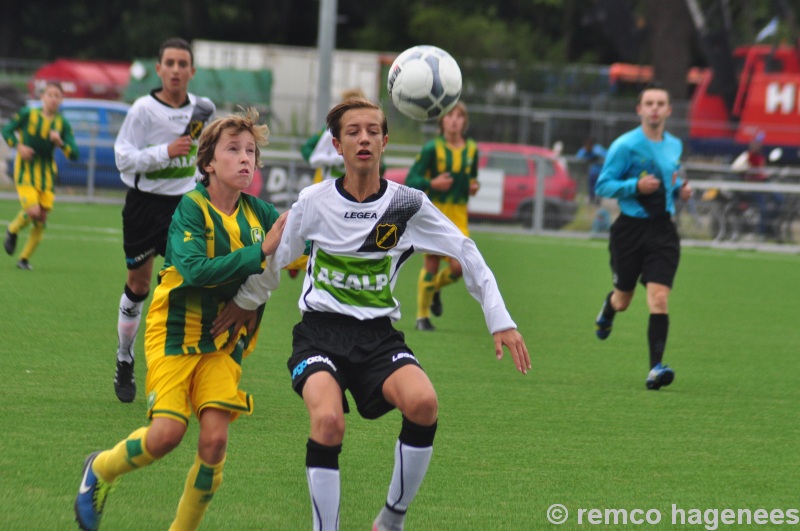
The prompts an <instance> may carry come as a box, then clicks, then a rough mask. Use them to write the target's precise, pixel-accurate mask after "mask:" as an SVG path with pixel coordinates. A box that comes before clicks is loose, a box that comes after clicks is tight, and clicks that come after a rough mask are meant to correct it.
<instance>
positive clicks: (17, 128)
mask: <svg viewBox="0 0 800 531" xmlns="http://www.w3.org/2000/svg"><path fill="white" fill-rule="evenodd" d="M50 131H58V133H59V134H60V135H61V140H62V141H63V142H64V147H63V148H62V150H63V151H64V155H66V157H67V158H68V159H70V160H78V145H77V144H76V143H75V135H73V133H72V126H70V124H69V122H68V121H67V119H66V118H64V117H63V116H61V114H58V113H57V114H56V115H55V116H53V117H52V118H47V117H46V116H45V115H44V112H42V109H37V108H31V107H23V108H22V109H21V110H20V111H19V112H17V113H16V114H15V115H14V116H13V117H12V118H11V120H9V122H8V123H7V124H6V125H5V126H4V127H3V139H4V140H5V141H6V144H8V145H9V146H10V147H17V146H18V145H19V144H24V145H26V146H29V147H31V148H33V151H34V156H33V160H23V159H22V157H21V156H20V154H19V153H17V157H16V159H15V160H14V181H15V182H16V183H17V184H18V185H27V186H33V187H34V188H36V189H37V190H48V191H52V190H53V186H54V184H55V179H56V176H57V173H58V169H57V168H56V161H55V157H54V151H55V148H56V147H57V146H56V144H55V143H53V142H52V141H51V140H50ZM17 135H19V136H17Z"/></svg>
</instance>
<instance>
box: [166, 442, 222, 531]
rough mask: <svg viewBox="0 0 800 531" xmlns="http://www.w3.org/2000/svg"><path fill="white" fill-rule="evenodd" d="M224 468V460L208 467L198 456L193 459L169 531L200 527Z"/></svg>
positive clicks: (220, 483) (184, 530)
mask: <svg viewBox="0 0 800 531" xmlns="http://www.w3.org/2000/svg"><path fill="white" fill-rule="evenodd" d="M224 466H225V459H224V458H223V460H222V461H220V462H219V463H217V464H216V465H209V464H208V463H206V462H204V461H203V460H202V459H200V456H199V455H198V456H196V457H195V460H194V465H192V468H190V469H189V474H188V475H187V476H186V485H185V486H184V489H183V496H181V501H180V502H179V503H178V513H177V514H176V515H175V521H173V522H172V525H171V526H170V527H169V528H170V530H171V531H189V530H192V529H197V528H198V527H199V526H200V522H202V521H203V516H204V515H205V514H206V509H207V508H208V504H209V502H210V501H211V498H213V497H214V493H215V492H217V489H218V488H219V486H220V485H222V469H223V467H224Z"/></svg>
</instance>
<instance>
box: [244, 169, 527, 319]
mask: <svg viewBox="0 0 800 531" xmlns="http://www.w3.org/2000/svg"><path fill="white" fill-rule="evenodd" d="M342 182H343V179H336V180H329V181H324V182H321V183H319V184H316V185H313V186H309V187H308V188H305V189H304V190H302V191H301V192H300V196H299V198H298V200H297V202H296V203H295V204H294V205H293V206H292V210H291V212H290V214H289V218H288V220H287V222H286V228H285V229H284V233H283V238H282V239H281V244H280V246H279V247H278V250H277V251H276V252H275V255H274V257H273V259H274V260H275V262H276V264H275V265H276V267H283V266H285V265H287V264H289V263H290V262H292V261H293V260H294V259H296V258H297V257H299V256H300V255H301V254H303V251H304V250H305V248H306V242H309V243H310V254H309V260H308V268H307V270H306V276H305V279H304V283H303V291H302V294H301V295H300V300H299V303H298V305H299V307H300V310H301V311H302V312H307V311H315V312H334V313H339V314H342V315H348V316H351V317H355V318H357V319H361V320H365V319H375V318H378V317H389V318H391V319H392V320H393V321H397V320H398V319H399V318H400V303H399V302H398V301H397V299H396V298H395V297H394V295H393V291H394V286H395V283H396V281H397V275H398V273H399V271H400V268H401V267H402V266H403V264H404V263H405V262H406V260H407V259H408V258H409V257H410V256H411V255H412V254H413V253H415V252H422V253H430V254H436V255H444V256H450V257H453V258H455V259H457V260H458V261H459V262H460V263H461V265H462V268H463V271H464V281H465V284H466V286H467V290H468V291H469V293H470V294H472V296H473V297H475V299H477V300H478V302H480V304H481V306H482V308H483V311H484V316H485V318H486V324H487V326H488V328H489V331H490V332H492V333H494V332H498V331H500V330H506V329H509V328H516V325H515V324H514V321H512V320H511V316H510V315H509V313H508V311H507V310H506V307H505V304H504V302H503V298H502V296H501V295H500V291H499V290H498V287H497V282H496V280H495V278H494V275H493V274H492V272H491V270H490V269H489V267H488V266H487V265H486V262H485V261H484V259H483V257H482V256H481V254H480V253H479V252H478V249H477V247H476V246H475V243H474V242H473V241H472V240H471V239H469V238H466V237H465V236H464V235H463V234H462V233H461V231H460V230H458V228H457V227H456V226H455V225H454V224H453V223H452V222H451V221H450V220H449V219H447V217H445V216H444V215H443V214H442V213H441V212H440V211H439V209H437V208H436V207H435V206H433V204H432V203H431V202H430V200H429V199H428V198H427V197H426V195H425V193H424V192H422V191H420V190H414V189H411V188H408V187H406V186H403V185H399V184H397V183H394V182H390V181H385V180H381V191H380V192H379V193H378V194H376V195H375V196H373V197H372V198H370V199H369V200H367V201H365V202H362V203H359V202H357V201H355V200H354V199H353V198H352V196H350V195H349V194H348V193H347V192H345V191H344V189H343V187H342ZM260 277H261V275H253V276H252V277H251V278H250V279H249V280H248V281H247V282H245V284H244V285H243V286H242V288H241V289H240V290H239V293H238V294H237V296H236V298H235V299H234V301H235V302H236V303H237V304H238V305H239V306H241V307H243V308H252V307H254V306H253V305H254V304H255V307H257V306H258V304H262V303H263V300H261V297H260V293H262V292H263V291H267V290H268V289H269V288H273V287H274V286H263V285H262V284H263V282H264V281H263V280H262V279H261V278H260ZM256 303H258V304H256Z"/></svg>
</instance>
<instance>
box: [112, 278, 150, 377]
mask: <svg viewBox="0 0 800 531" xmlns="http://www.w3.org/2000/svg"><path fill="white" fill-rule="evenodd" d="M143 305H144V301H140V302H133V301H132V300H130V299H129V298H128V295H126V294H125V293H124V292H123V293H122V298H120V300H119V319H118V320H117V337H118V338H119V347H118V348H117V360H119V361H125V362H127V363H133V343H134V342H135V341H136V334H137V333H138V332H139V321H140V320H141V318H142V306H143Z"/></svg>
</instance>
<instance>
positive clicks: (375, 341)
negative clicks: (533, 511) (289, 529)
mask: <svg viewBox="0 0 800 531" xmlns="http://www.w3.org/2000/svg"><path fill="white" fill-rule="evenodd" d="M327 125H328V128H329V129H330V131H331V133H332V134H333V145H334V147H335V148H336V150H337V151H338V152H339V153H340V154H341V155H342V156H343V157H344V163H345V175H344V176H343V177H341V178H339V179H335V180H328V181H324V182H322V183H320V184H316V185H313V186H310V187H308V188H306V189H304V190H303V191H301V193H300V197H299V199H298V201H297V202H296V203H295V204H294V205H293V207H292V209H291V211H290V213H289V218H288V220H287V223H286V229H285V232H284V235H283V238H282V240H281V245H280V247H279V248H278V250H277V251H276V254H275V260H277V261H278V263H277V264H276V267H283V266H284V265H286V264H288V263H289V262H291V261H292V260H293V259H295V258H297V257H298V256H300V255H301V254H303V251H304V249H305V248H306V241H309V242H310V251H311V252H310V255H309V260H308V268H307V270H306V276H305V279H304V284H303V291H302V294H301V296H300V300H299V307H300V310H301V312H302V314H303V318H302V321H301V322H300V323H298V324H297V325H296V326H295V327H294V332H293V334H294V336H293V337H294V340H293V347H292V348H293V352H292V356H291V357H290V359H289V362H288V368H289V372H290V373H291V376H292V387H293V388H294V390H295V391H296V392H297V393H298V394H299V395H301V396H302V397H303V400H304V401H305V404H306V407H307V409H308V411H309V416H310V423H311V431H310V437H309V439H308V443H307V445H306V447H307V449H306V473H307V479H308V486H309V492H310V494H311V502H312V503H311V504H312V511H313V522H314V529H315V530H334V529H338V525H339V522H338V520H339V493H340V484H339V453H340V452H341V449H342V440H343V438H344V431H345V416H344V414H345V413H346V412H347V411H348V410H349V407H348V403H347V399H346V397H345V394H344V391H345V390H350V393H351V394H352V396H353V398H354V400H355V402H356V407H357V408H358V412H359V413H360V414H361V416H363V417H364V418H368V419H374V418H378V417H380V416H382V415H384V414H385V413H387V412H388V411H391V410H392V409H394V408H397V409H399V410H400V411H401V413H402V414H403V423H402V428H401V430H400V435H399V438H398V441H397V444H396V447H395V466H394V473H393V475H392V480H391V483H390V486H389V492H388V496H387V498H386V505H385V507H384V508H383V509H382V510H381V512H380V514H379V515H378V517H377V518H376V520H375V522H374V524H373V529H377V530H386V529H389V530H398V529H403V522H404V518H405V513H406V510H407V509H408V506H409V504H410V503H411V501H412V500H413V499H414V497H415V496H416V494H417V491H418V489H419V487H420V485H421V484H422V480H423V478H424V477H425V474H426V471H427V468H428V463H429V462H430V459H431V456H432V453H433V439H434V435H435V433H436V428H437V417H438V400H437V397H436V392H435V390H434V388H433V385H432V384H431V382H430V380H429V379H428V377H427V375H426V374H425V372H424V371H423V370H422V368H421V367H420V365H419V362H418V361H417V359H416V357H415V356H414V353H413V352H412V350H411V349H410V348H409V347H408V346H407V345H406V344H405V339H404V336H403V333H402V332H399V331H397V330H395V329H394V327H393V326H392V322H394V321H397V320H398V319H399V318H400V304H399V303H398V301H397V300H396V299H395V298H394V296H393V294H392V291H393V289H394V285H395V282H396V280H397V274H398V272H399V270H400V268H401V266H402V265H403V264H404V263H405V261H406V260H407V259H408V258H409V257H410V256H411V254H413V253H414V252H423V253H433V254H437V255H445V256H451V257H453V258H456V259H457V260H458V261H459V262H460V263H462V264H464V279H465V283H466V286H467V289H468V290H469V292H470V293H471V294H472V295H473V296H474V297H475V298H476V299H477V300H478V301H479V302H480V303H481V306H482V307H483V310H484V316H485V319H486V324H487V326H488V328H489V331H490V332H491V333H492V334H493V336H494V344H495V353H496V355H497V358H498V359H500V358H501V357H502V355H503V345H506V346H507V347H508V349H509V351H510V352H511V355H512V358H513V360H514V364H515V366H516V368H517V370H518V371H520V372H522V373H523V374H527V371H528V369H530V367H531V365H530V357H529V355H528V350H527V348H526V347H525V343H524V341H523V339H522V336H521V335H520V334H519V333H518V332H517V330H516V325H515V324H514V321H512V320H511V316H510V315H509V313H508V311H506V308H505V305H504V303H503V298H502V296H501V295H500V292H499V290H498V288H497V283H496V281H495V278H494V276H493V275H492V272H491V271H490V270H489V268H488V267H487V265H486V262H485V261H484V260H483V258H482V257H481V255H480V253H479V252H478V249H477V248H476V246H475V244H474V243H473V242H472V240H470V239H468V238H466V237H465V236H464V235H463V234H462V233H461V231H460V230H458V228H456V226H455V225H454V224H453V223H452V222H450V221H449V220H448V219H447V218H446V217H445V216H444V214H442V213H441V211H439V209H437V208H436V207H435V206H433V204H432V203H431V202H430V200H429V199H428V198H427V197H426V196H425V193H424V192H422V191H419V190H413V189H411V188H407V187H405V186H401V185H398V184H396V183H393V182H388V181H386V180H384V179H381V178H380V174H379V168H380V160H381V154H382V153H383V150H384V148H385V147H386V144H387V142H388V138H389V137H388V135H387V124H386V117H385V116H384V114H383V112H382V111H381V109H380V108H379V107H378V106H377V105H375V104H374V103H372V102H370V101H368V100H365V99H350V100H347V101H345V102H343V103H341V104H339V105H337V106H336V107H334V108H333V109H332V110H331V111H330V113H328V118H327ZM268 284H269V283H268V282H267V281H266V280H265V278H264V277H262V276H260V275H254V276H251V277H250V278H249V279H248V280H247V282H245V284H244V285H243V286H242V287H241V288H240V290H239V292H238V294H237V295H236V297H234V302H235V303H236V304H229V305H228V306H226V308H225V310H223V312H222V313H221V314H220V316H219V318H218V319H217V323H216V325H215V327H216V328H217V329H218V330H222V329H227V328H229V326H239V324H240V323H243V322H244V321H247V320H248V319H249V317H248V316H247V311H243V310H241V308H245V309H248V310H249V309H254V308H256V307H257V306H258V305H259V304H262V303H263V299H264V293H266V291H267V290H269V289H271V288H274V286H270V285H268ZM237 323H239V324H237Z"/></svg>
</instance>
